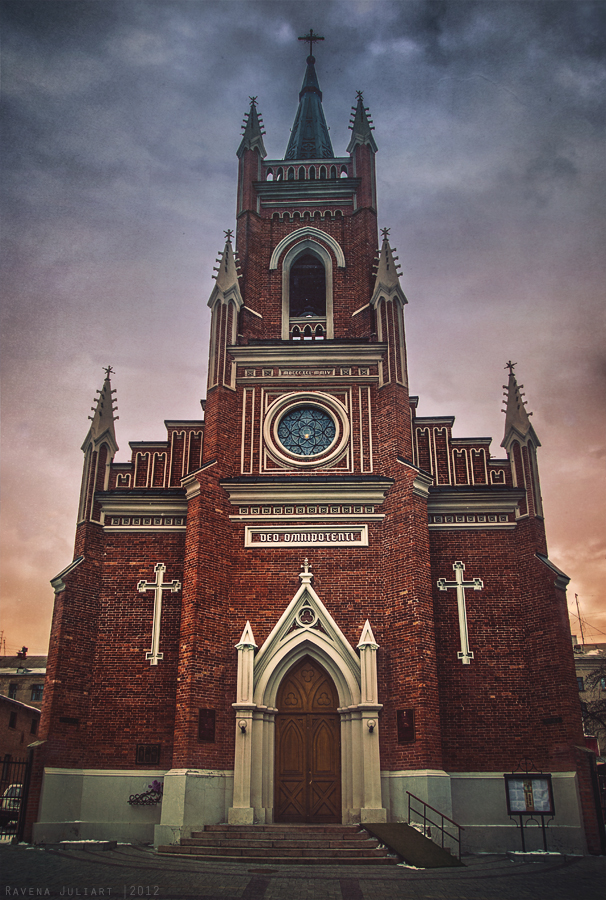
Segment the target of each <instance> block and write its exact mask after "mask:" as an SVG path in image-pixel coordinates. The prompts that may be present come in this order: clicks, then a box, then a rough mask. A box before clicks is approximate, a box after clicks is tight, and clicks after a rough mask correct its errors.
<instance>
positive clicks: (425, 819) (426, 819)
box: [406, 791, 465, 860]
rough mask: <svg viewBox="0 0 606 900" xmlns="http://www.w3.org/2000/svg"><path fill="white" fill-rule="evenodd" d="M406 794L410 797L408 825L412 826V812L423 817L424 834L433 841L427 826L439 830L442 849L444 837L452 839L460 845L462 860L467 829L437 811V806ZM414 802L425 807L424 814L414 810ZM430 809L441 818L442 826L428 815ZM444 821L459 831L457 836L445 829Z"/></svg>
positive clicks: (408, 793) (459, 855)
mask: <svg viewBox="0 0 606 900" xmlns="http://www.w3.org/2000/svg"><path fill="white" fill-rule="evenodd" d="M406 794H407V795H408V824H409V825H410V813H411V811H412V812H413V813H416V814H417V815H422V816H423V833H424V834H425V836H426V837H429V838H430V840H433V838H432V837H431V828H430V829H429V834H427V832H428V828H427V825H428V823H429V825H433V826H434V828H437V829H438V830H439V831H440V832H441V835H442V849H444V837H445V836H446V837H448V838H450V840H452V841H455V842H456V843H457V844H458V857H459V860H460V859H461V832H462V831H465V828H464V827H463V826H462V825H459V824H458V822H455V821H454V819H451V818H449V816H447V815H445V814H444V813H442V812H440V810H439V809H436V808H435V806H430V805H429V803H426V802H425V800H421V798H420V797H415V795H414V794H411V793H410V791H406ZM413 800H416V801H417V803H421V804H422V806H423V811H422V812H421V810H418V809H414V807H413V806H412V802H411V801H413ZM428 809H430V810H431V811H432V812H433V813H435V814H436V815H438V816H440V818H441V820H442V823H441V824H440V823H439V822H434V820H433V819H431V818H430V817H429V816H428V815H427V810H428ZM444 820H446V821H447V822H450V824H451V825H454V827H455V828H456V829H457V834H451V833H450V832H449V831H447V830H446V828H445V827H444ZM434 843H436V842H435V841H434Z"/></svg>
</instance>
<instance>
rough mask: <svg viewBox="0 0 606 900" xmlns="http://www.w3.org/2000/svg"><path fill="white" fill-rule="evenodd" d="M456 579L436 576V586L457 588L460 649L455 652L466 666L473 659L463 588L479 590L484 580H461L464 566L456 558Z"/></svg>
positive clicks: (441, 588) (445, 589)
mask: <svg viewBox="0 0 606 900" xmlns="http://www.w3.org/2000/svg"><path fill="white" fill-rule="evenodd" d="M452 567H453V569H454V570H455V578H456V581H446V579H444V578H438V587H439V589H440V590H441V591H447V590H448V588H456V590H457V608H458V610H459V633H460V635H461V649H460V651H459V652H458V653H457V657H458V658H459V659H460V660H461V662H462V663H463V665H464V666H468V665H469V664H470V662H471V660H472V659H473V653H472V652H471V650H470V649H469V635H468V633H467V612H466V610H465V588H473V589H474V591H481V590H482V588H483V587H484V582H483V581H482V580H481V579H480V578H474V579H473V581H463V572H464V571H465V566H464V565H463V563H462V562H461V560H460V559H458V560H457V561H456V562H455V563H453V566H452Z"/></svg>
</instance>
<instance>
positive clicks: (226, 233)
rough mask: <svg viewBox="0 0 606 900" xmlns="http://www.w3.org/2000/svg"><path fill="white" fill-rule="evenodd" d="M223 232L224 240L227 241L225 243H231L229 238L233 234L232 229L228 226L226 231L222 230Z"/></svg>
mask: <svg viewBox="0 0 606 900" xmlns="http://www.w3.org/2000/svg"><path fill="white" fill-rule="evenodd" d="M223 234H224V235H225V240H226V241H227V243H228V244H231V239H232V238H233V236H234V233H233V231H232V229H231V228H228V229H227V231H224V232H223Z"/></svg>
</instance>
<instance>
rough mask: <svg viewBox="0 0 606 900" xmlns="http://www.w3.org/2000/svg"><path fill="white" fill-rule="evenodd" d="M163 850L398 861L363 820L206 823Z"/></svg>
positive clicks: (250, 857) (211, 856)
mask: <svg viewBox="0 0 606 900" xmlns="http://www.w3.org/2000/svg"><path fill="white" fill-rule="evenodd" d="M158 853H161V854H167V855H170V856H184V857H188V858H190V859H191V858H194V857H195V858H196V859H208V860H213V861H214V862H217V861H220V860H231V861H232V862H249V863H255V862H256V863H259V862H261V861H263V863H264V864H265V865H271V863H272V862H274V863H277V862H282V863H291V865H299V864H304V865H308V864H314V863H315V864H317V865H322V864H324V865H332V864H334V863H349V865H367V864H372V865H375V864H381V865H385V864H392V863H394V862H398V858H397V857H396V856H395V855H389V854H390V851H389V850H388V849H387V848H386V847H383V846H380V845H379V841H378V840H377V838H376V837H370V836H369V835H368V832H366V831H364V830H362V829H361V828H360V827H359V826H358V825H245V826H243V825H206V826H205V827H204V830H203V831H195V832H193V833H192V835H191V837H189V838H182V839H181V842H180V843H179V844H171V845H167V846H163V847H158Z"/></svg>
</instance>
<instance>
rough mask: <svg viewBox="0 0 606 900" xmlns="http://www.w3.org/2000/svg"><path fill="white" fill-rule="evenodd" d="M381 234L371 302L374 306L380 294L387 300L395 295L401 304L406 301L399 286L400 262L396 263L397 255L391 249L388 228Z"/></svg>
mask: <svg viewBox="0 0 606 900" xmlns="http://www.w3.org/2000/svg"><path fill="white" fill-rule="evenodd" d="M381 234H382V235H383V243H382V245H381V251H380V253H379V261H378V263H377V264H376V266H377V273H376V277H375V288H374V291H373V295H372V300H371V304H372V306H376V304H377V303H378V301H379V299H380V297H382V296H383V297H385V298H386V299H389V300H391V299H393V297H394V296H397V297H399V299H400V302H401V303H402V304H405V303H408V300H407V299H406V297H405V295H404V291H403V290H402V288H401V286H400V273H399V272H398V268H400V264H399V263H396V260H397V259H398V257H397V256H394V255H393V250H392V249H391V247H390V244H389V228H383V229H382V231H381Z"/></svg>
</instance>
